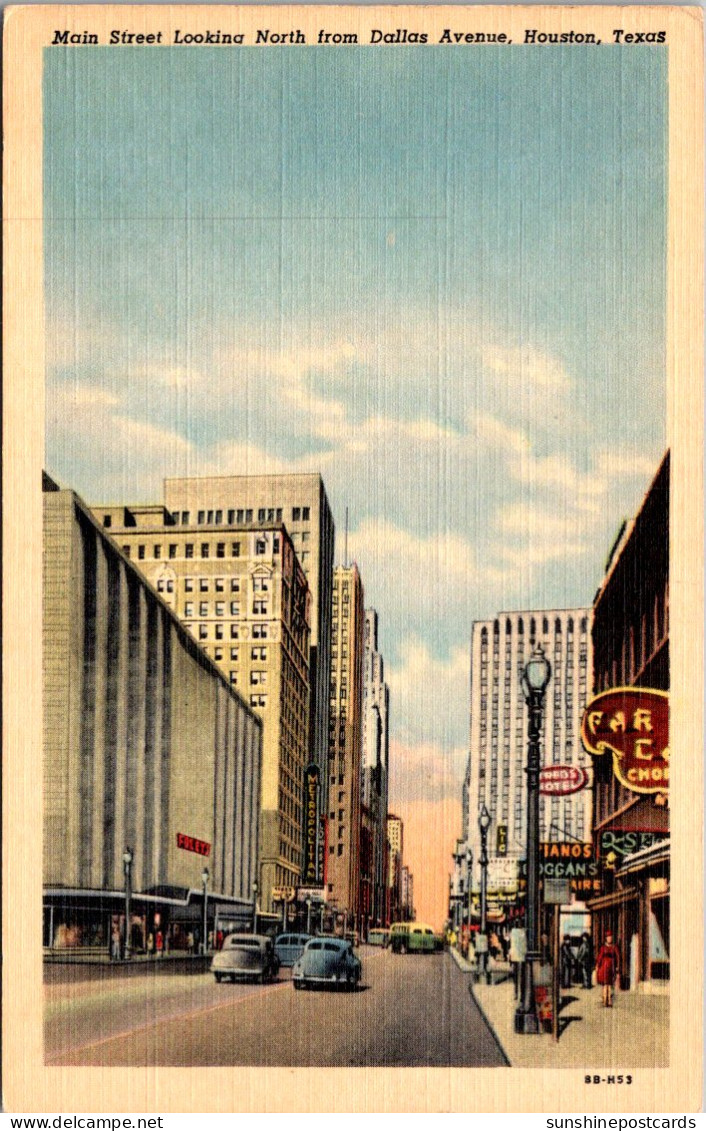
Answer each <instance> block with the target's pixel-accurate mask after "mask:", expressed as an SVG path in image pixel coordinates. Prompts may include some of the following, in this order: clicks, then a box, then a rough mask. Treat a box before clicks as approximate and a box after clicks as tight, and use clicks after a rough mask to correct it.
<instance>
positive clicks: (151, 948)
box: [147, 931, 154, 958]
mask: <svg viewBox="0 0 706 1131" xmlns="http://www.w3.org/2000/svg"><path fill="white" fill-rule="evenodd" d="M153 954H154V935H153V934H152V932H151V931H150V933H149V934H148V936H147V957H148V958H151V957H152V955H153Z"/></svg>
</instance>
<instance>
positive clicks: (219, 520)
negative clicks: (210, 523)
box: [215, 511, 223, 523]
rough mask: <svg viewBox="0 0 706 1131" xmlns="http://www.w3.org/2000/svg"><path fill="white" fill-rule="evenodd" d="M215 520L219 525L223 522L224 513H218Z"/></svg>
mask: <svg viewBox="0 0 706 1131" xmlns="http://www.w3.org/2000/svg"><path fill="white" fill-rule="evenodd" d="M215 519H216V522H217V523H219V522H223V511H216V514H215Z"/></svg>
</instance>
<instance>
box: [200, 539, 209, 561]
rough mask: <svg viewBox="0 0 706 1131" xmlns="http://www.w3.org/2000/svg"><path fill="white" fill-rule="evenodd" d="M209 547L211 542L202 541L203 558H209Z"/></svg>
mask: <svg viewBox="0 0 706 1131" xmlns="http://www.w3.org/2000/svg"><path fill="white" fill-rule="evenodd" d="M208 547H209V543H208V542H202V543H201V557H202V558H207V557H208Z"/></svg>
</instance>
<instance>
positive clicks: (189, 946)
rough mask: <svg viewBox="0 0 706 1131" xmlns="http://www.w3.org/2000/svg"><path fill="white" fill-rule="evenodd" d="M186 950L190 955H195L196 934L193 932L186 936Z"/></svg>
mask: <svg viewBox="0 0 706 1131" xmlns="http://www.w3.org/2000/svg"><path fill="white" fill-rule="evenodd" d="M186 950H187V953H188V954H193V953H194V932H193V931H189V933H188V935H187V936H186Z"/></svg>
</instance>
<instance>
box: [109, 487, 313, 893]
mask: <svg viewBox="0 0 706 1131" xmlns="http://www.w3.org/2000/svg"><path fill="white" fill-rule="evenodd" d="M186 513H188V512H186ZM94 514H95V516H96V518H97V519H98V520H99V521H100V522H102V523H103V526H104V527H105V528H106V529H108V530H109V532H110V533H111V534H112V535H113V537H114V538H115V539H116V541H118V542H119V544H120V545H121V547H122V549H123V552H124V553H125V554H126V555H127V556H129V557H130V558H131V560H132V561H133V562H134V563H135V565H136V566H137V567H138V568H139V569H140V570H141V572H142V573H143V574H144V576H145V577H146V578H147V580H148V581H149V582H150V583H151V584H152V585H153V586H154V588H155V589H156V590H157V591H158V593H160V594H161V595H162V596H163V597H164V599H165V601H166V602H168V603H169V604H170V606H171V607H172V608H173V609H174V611H175V613H176V614H177V616H178V617H179V618H180V620H181V621H182V622H183V623H184V624H185V626H186V627H187V628H188V629H189V631H190V633H191V634H192V636H193V638H194V639H195V640H197V641H198V643H199V645H200V646H201V648H202V649H203V650H204V652H205V653H206V655H207V656H209V658H210V659H211V660H213V662H214V663H215V664H216V665H217V666H218V667H219V668H220V670H221V671H222V672H223V674H224V676H225V677H226V679H227V680H228V682H229V684H230V685H231V686H232V687H233V688H237V689H238V690H239V691H240V692H241V693H242V695H243V696H244V698H245V699H246V701H247V702H248V704H249V706H250V707H251V708H252V709H253V710H254V711H256V712H257V714H258V715H260V717H261V718H262V720H263V724H264V725H263V754H262V810H261V818H260V869H259V876H258V885H259V891H260V895H259V901H260V905H261V907H262V909H263V910H265V911H270V910H272V899H271V892H272V888H273V886H281V885H296V884H297V883H298V880H299V876H300V870H301V864H302V845H303V829H302V821H303V796H302V778H303V771H304V767H305V765H306V764H307V761H308V750H309V745H308V743H309V706H310V703H309V624H310V616H311V597H310V592H309V588H308V585H307V581H306V577H305V575H304V571H303V569H302V567H301V565H300V563H299V561H298V559H297V555H296V554H295V551H294V546H293V543H292V541H291V539H290V537H289V534H288V533H287V530H286V528H285V527H284V526H283V525H282V523H281V522H278V521H277V520H276V518H275V520H274V521H272V522H269V521H268V520H267V518H265V521H258V520H255V521H253V520H252V517H251V516H248V515H247V514H246V513H244V514H243V515H242V516H241V518H242V521H240V522H237V521H235V522H233V523H232V524H231V525H230V526H228V527H227V528H224V525H223V523H222V522H216V521H215V516H214V515H211V516H210V517H211V519H212V521H211V522H210V523H209V522H205V523H199V522H198V521H197V522H196V524H193V523H188V522H185V521H183V519H182V515H181V514H180V515H179V522H178V523H177V522H176V521H175V518H174V516H173V515H172V513H171V512H170V511H168V510H167V509H166V508H165V507H163V506H160V505H157V506H132V507H115V506H102V507H94ZM189 517H191V516H190V515H189ZM196 517H197V520H198V514H197V516H196Z"/></svg>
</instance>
